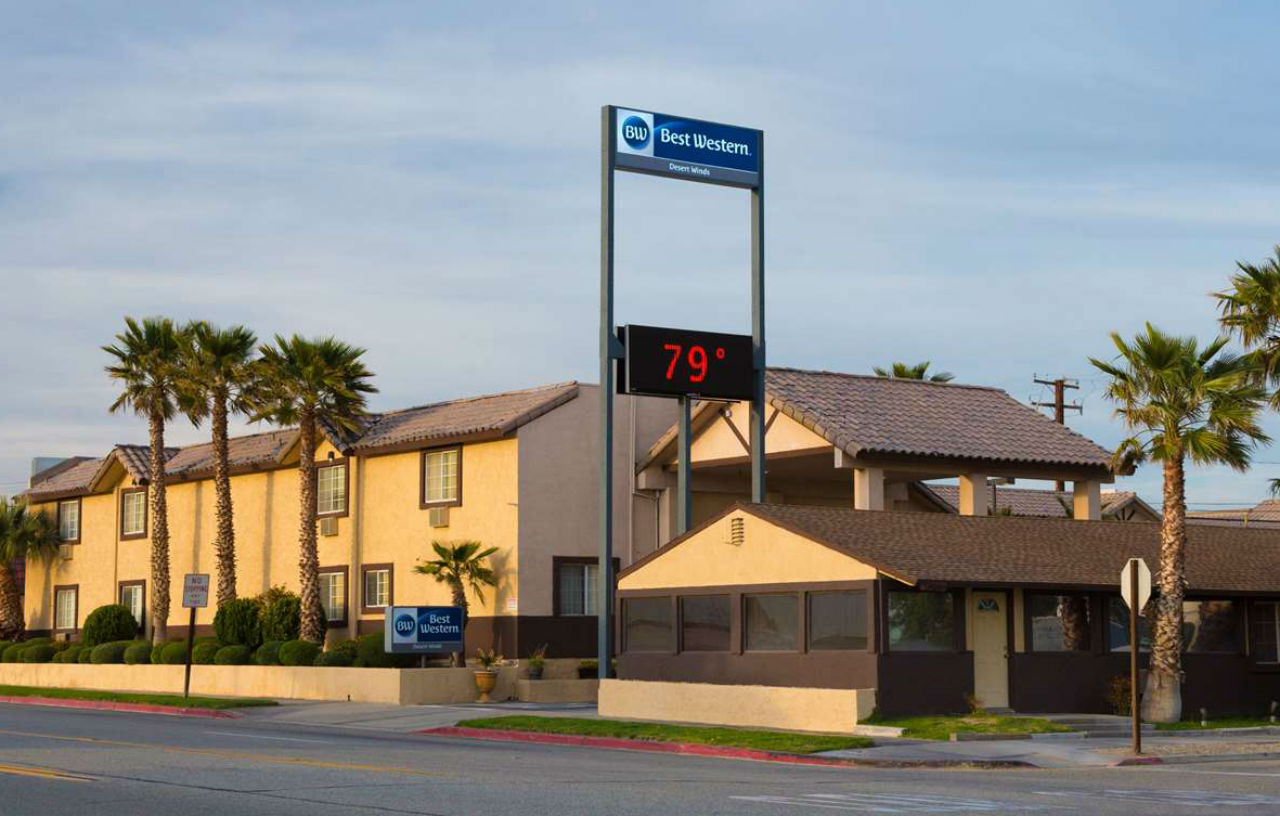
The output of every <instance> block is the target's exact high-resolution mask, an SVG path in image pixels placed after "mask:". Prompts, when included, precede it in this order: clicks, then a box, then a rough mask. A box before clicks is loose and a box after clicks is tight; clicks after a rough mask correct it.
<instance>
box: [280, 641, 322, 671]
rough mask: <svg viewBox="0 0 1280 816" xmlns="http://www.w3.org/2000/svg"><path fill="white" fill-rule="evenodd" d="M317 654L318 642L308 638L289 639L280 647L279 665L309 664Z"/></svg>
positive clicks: (318, 650) (318, 651)
mask: <svg viewBox="0 0 1280 816" xmlns="http://www.w3.org/2000/svg"><path fill="white" fill-rule="evenodd" d="M319 654H320V646H319V644H316V643H312V642H311V641H309V640H291V641H289V642H288V643H285V644H284V645H282V646H281V647H280V665H282V666H310V665H312V664H314V663H315V662H316V657H318V656H319Z"/></svg>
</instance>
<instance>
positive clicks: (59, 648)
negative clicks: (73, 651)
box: [49, 640, 71, 652]
mask: <svg viewBox="0 0 1280 816" xmlns="http://www.w3.org/2000/svg"><path fill="white" fill-rule="evenodd" d="M49 645H50V646H52V647H53V651H54V652H65V651H66V650H67V649H70V648H71V641H69V640H55V641H54V642H53V643H51V644H49Z"/></svg>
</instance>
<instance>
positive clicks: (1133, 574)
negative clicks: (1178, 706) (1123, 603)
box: [1129, 558, 1142, 755]
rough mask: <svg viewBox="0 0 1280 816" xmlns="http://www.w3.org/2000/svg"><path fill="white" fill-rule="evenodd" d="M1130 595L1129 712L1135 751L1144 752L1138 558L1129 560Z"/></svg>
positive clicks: (1137, 752) (1135, 752)
mask: <svg viewBox="0 0 1280 816" xmlns="http://www.w3.org/2000/svg"><path fill="white" fill-rule="evenodd" d="M1129 597H1130V598H1133V599H1134V600H1133V604H1132V605H1131V606H1130V607H1129V714H1130V717H1131V718H1132V723H1131V725H1130V727H1131V728H1132V729H1133V753H1134V755H1137V754H1141V753H1142V712H1141V710H1140V708H1139V706H1138V650H1139V648H1140V647H1139V644H1138V615H1139V613H1140V612H1141V610H1140V609H1139V608H1138V560H1137V559H1136V558H1135V559H1133V560H1131V561H1130V562H1129Z"/></svg>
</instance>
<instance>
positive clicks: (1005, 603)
mask: <svg viewBox="0 0 1280 816" xmlns="http://www.w3.org/2000/svg"><path fill="white" fill-rule="evenodd" d="M1009 605H1010V604H1009V593H1007V592H1003V591H999V590H996V591H989V590H974V592H973V600H972V605H971V607H970V610H969V613H970V615H971V619H972V620H973V643H972V648H973V693H974V696H975V697H977V698H978V701H979V702H980V703H981V704H982V706H983V707H984V708H1008V707H1009V620H1010V618H1009V611H1010V610H1009Z"/></svg>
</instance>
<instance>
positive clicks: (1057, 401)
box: [1031, 375, 1084, 493]
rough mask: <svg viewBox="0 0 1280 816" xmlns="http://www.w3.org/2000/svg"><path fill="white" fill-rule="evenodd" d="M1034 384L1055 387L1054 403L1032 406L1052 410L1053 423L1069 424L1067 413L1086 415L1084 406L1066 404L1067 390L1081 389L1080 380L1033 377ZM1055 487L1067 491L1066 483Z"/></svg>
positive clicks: (1057, 484) (1075, 403)
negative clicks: (1074, 412) (1077, 412)
mask: <svg viewBox="0 0 1280 816" xmlns="http://www.w3.org/2000/svg"><path fill="white" fill-rule="evenodd" d="M1032 382H1035V383H1037V384H1039V385H1051V386H1053V402H1033V403H1031V404H1032V405H1034V406H1036V407H1037V408H1052V409H1053V421H1054V422H1056V423H1058V424H1059V425H1066V424H1067V411H1079V412H1080V413H1081V414H1083V413H1084V406H1083V405H1081V404H1080V403H1078V402H1073V403H1071V404H1070V405H1068V404H1067V403H1066V393H1067V389H1068V388H1075V389H1079V388H1080V381H1079V380H1074V379H1069V378H1067V377H1059V378H1057V379H1056V380H1042V379H1040V378H1039V377H1036V376H1034V375H1033V376H1032ZM1055 486H1056V487H1057V489H1058V492H1059V493H1061V492H1062V491H1064V490H1066V489H1067V485H1066V483H1065V482H1063V481H1062V480H1059V481H1058V482H1057V483H1056V485H1055Z"/></svg>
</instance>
